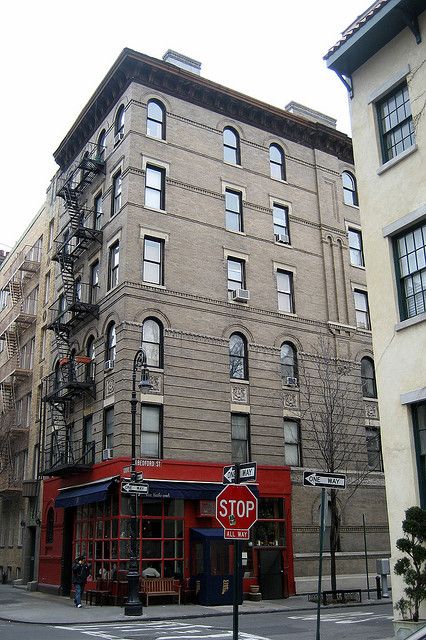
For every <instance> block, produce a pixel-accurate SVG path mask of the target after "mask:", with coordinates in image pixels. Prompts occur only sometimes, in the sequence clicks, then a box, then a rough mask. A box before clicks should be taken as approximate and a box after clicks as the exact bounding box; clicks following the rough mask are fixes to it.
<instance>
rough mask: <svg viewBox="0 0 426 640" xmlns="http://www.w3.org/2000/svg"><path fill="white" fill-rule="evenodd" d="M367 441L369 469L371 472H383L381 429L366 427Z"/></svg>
mask: <svg viewBox="0 0 426 640" xmlns="http://www.w3.org/2000/svg"><path fill="white" fill-rule="evenodd" d="M365 439H366V444H367V464H368V468H369V469H370V470H371V471H383V463H382V447H381V444H380V429H379V428H378V427H366V428H365Z"/></svg>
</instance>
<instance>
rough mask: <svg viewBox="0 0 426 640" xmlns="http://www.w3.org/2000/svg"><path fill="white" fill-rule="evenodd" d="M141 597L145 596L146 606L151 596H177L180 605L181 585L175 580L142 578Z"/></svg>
mask: <svg viewBox="0 0 426 640" xmlns="http://www.w3.org/2000/svg"><path fill="white" fill-rule="evenodd" d="M140 595H141V596H145V604H146V606H148V602H149V598H150V597H151V596H172V597H174V596H177V600H178V604H180V584H179V582H178V581H177V580H174V579H173V578H142V580H141V591H140Z"/></svg>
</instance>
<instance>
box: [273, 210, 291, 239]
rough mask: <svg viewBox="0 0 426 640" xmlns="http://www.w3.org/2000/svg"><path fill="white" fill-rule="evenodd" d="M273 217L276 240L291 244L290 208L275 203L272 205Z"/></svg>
mask: <svg viewBox="0 0 426 640" xmlns="http://www.w3.org/2000/svg"><path fill="white" fill-rule="evenodd" d="M272 217H273V222H274V236H275V240H277V241H280V242H285V243H289V242H290V231H289V227H288V207H285V206H284V205H282V204H277V203H276V202H274V203H273V205H272Z"/></svg>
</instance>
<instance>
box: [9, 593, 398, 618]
mask: <svg viewBox="0 0 426 640" xmlns="http://www.w3.org/2000/svg"><path fill="white" fill-rule="evenodd" d="M362 596H363V597H362V605H364V606H368V607H372V606H373V607H380V605H384V604H389V602H390V600H389V598H387V599H382V600H377V599H375V597H372V598H370V599H368V598H367V593H363V594H362ZM370 596H372V593H371V592H370ZM336 606H337V605H336ZM355 606H356V607H359V606H360V605H359V604H356V605H351V604H348V605H346V608H348V609H350V608H351V607H355ZM338 608H339V609H341V608H342V605H339V606H338ZM232 610H233V609H232V605H224V606H214V607H213V606H211V607H208V606H203V605H197V604H184V605H177V604H166V605H158V604H157V605H150V606H148V607H144V608H143V615H142V616H141V617H133V616H126V615H124V609H123V608H122V607H118V606H103V607H101V606H90V605H87V606H86V605H85V604H83V606H82V608H81V609H77V608H76V607H75V606H74V604H73V601H72V600H71V598H67V597H63V596H54V595H49V594H45V593H41V592H39V591H27V590H26V589H25V588H22V587H20V588H18V587H13V586H11V585H0V620H6V621H10V622H21V623H31V624H41V625H42V624H46V625H52V624H57V625H80V624H100V623H117V622H130V621H132V620H144V621H151V622H155V621H158V620H165V621H167V620H185V619H194V618H208V617H217V616H229V615H232ZM321 610H322V612H326V611H327V613H328V612H330V611H332V610H333V605H329V606H327V607H322V608H321ZM280 611H282V612H285V613H287V614H288V613H290V612H304V611H306V612H310V613H311V614H313V613H314V612H315V611H316V604H315V603H312V602H308V596H307V595H300V596H292V597H291V598H287V599H284V600H262V601H260V602H252V601H249V600H245V601H244V602H243V604H242V605H240V606H239V613H240V615H248V614H255V613H275V612H280Z"/></svg>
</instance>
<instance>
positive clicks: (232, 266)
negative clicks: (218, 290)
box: [228, 258, 245, 291]
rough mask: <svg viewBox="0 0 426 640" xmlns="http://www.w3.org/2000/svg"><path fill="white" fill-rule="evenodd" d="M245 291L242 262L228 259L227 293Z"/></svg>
mask: <svg viewBox="0 0 426 640" xmlns="http://www.w3.org/2000/svg"><path fill="white" fill-rule="evenodd" d="M237 289H245V264H244V260H238V259H237V258H228V291H236V290H237Z"/></svg>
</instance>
